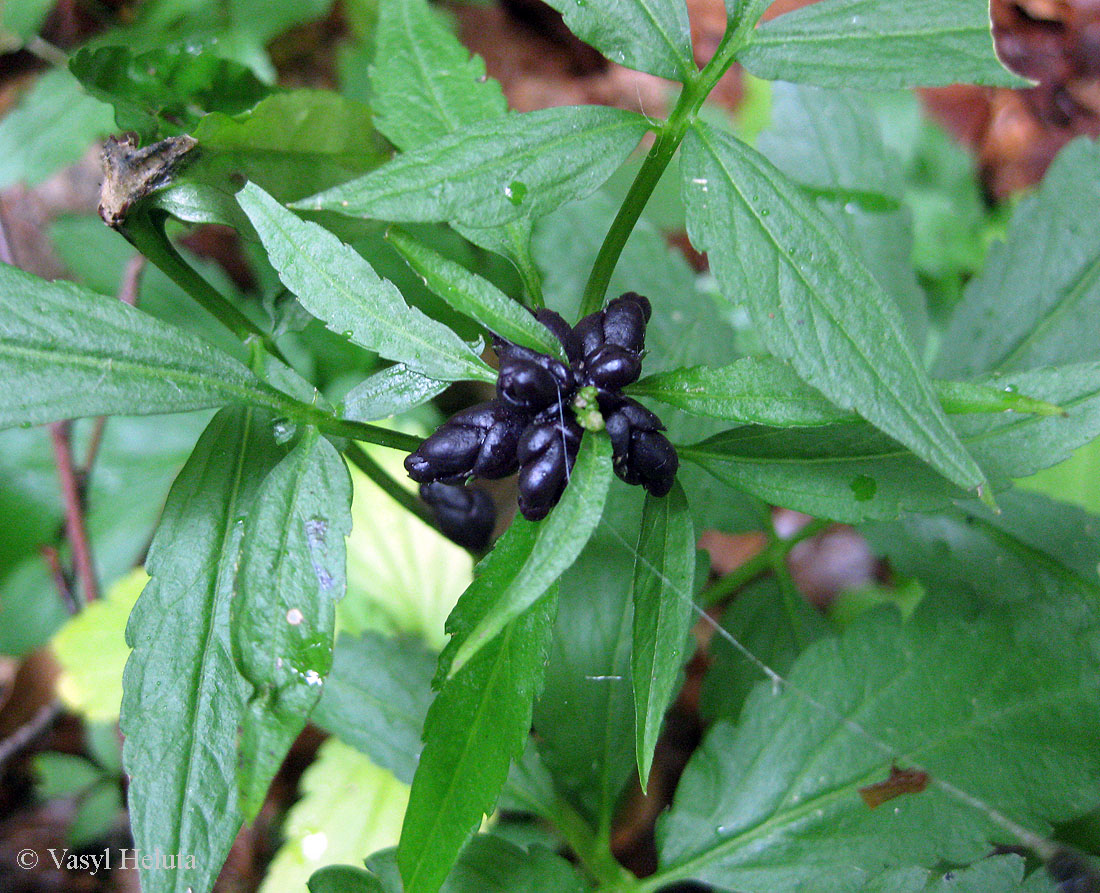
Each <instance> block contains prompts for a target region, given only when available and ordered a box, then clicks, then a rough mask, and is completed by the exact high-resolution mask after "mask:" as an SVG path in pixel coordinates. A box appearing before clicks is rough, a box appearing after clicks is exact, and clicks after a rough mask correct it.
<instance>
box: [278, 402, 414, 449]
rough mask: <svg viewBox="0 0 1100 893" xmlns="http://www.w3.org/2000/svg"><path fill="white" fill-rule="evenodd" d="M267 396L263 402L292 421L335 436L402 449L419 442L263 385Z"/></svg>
mask: <svg viewBox="0 0 1100 893" xmlns="http://www.w3.org/2000/svg"><path fill="white" fill-rule="evenodd" d="M264 392H265V394H266V395H267V396H268V400H267V401H266V405H267V407H268V408H269V409H272V410H274V411H275V412H277V413H279V414H280V415H283V416H286V417H287V418H288V419H290V420H291V421H294V422H298V423H299V424H303V425H313V426H315V427H317V428H319V429H320V430H321V431H323V432H324V433H325V434H332V435H334V436H336V437H347V438H348V439H350V440H362V441H365V442H367V443H376V444H378V445H379V446H384V447H389V448H390V449H394V450H404V451H405V452H406V453H411V452H412V451H413V450H415V449H416V448H417V447H419V446H420V438H419V437H414V436H413V435H412V434H405V433H404V432H402V431H391V430H390V429H389V428H381V427H379V426H378V425H368V424H367V423H366V422H352V421H350V420H348V419H341V418H338V417H337V416H334V415H332V414H331V413H327V412H325V411H324V410H321V409H318V408H317V407H316V406H309V405H307V404H305V403H301V402H300V401H298V400H295V399H294V398H293V397H288V396H287V395H286V394H284V393H283V392H282V391H277V390H275V389H274V388H270V387H265V388H264Z"/></svg>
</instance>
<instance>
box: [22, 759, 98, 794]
mask: <svg viewBox="0 0 1100 893" xmlns="http://www.w3.org/2000/svg"><path fill="white" fill-rule="evenodd" d="M31 769H32V770H33V772H34V774H35V776H36V777H37V779H38V782H37V784H36V785H35V789H36V790H37V792H38V796H39V797H41V798H42V799H43V800H56V799H58V798H59V797H75V796H76V795H77V794H82V793H84V792H85V791H86V790H88V789H89V788H90V787H92V785H94V784H96V783H97V782H99V781H101V780H102V779H103V770H102V769H100V768H99V767H98V766H96V765H95V764H94V763H90V762H88V761H87V760H86V759H84V757H78V756H74V755H73V754H68V753H56V752H55V751H47V752H45V753H39V754H35V755H34V757H33V759H32V760H31Z"/></svg>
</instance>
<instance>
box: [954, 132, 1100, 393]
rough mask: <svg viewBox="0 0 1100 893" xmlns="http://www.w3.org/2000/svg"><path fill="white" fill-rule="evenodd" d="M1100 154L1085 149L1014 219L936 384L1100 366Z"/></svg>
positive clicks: (966, 307) (966, 303)
mask: <svg viewBox="0 0 1100 893" xmlns="http://www.w3.org/2000/svg"><path fill="white" fill-rule="evenodd" d="M1098 170H1100V146H1097V144H1096V143H1094V142H1093V141H1091V140H1088V139H1079V140H1076V141H1074V142H1073V143H1071V144H1070V145H1068V146H1066V148H1065V149H1063V150H1062V152H1060V153H1059V155H1058V157H1057V158H1056V159H1055V160H1054V163H1053V164H1052V165H1051V167H1050V170H1049V171H1048V172H1047V174H1046V177H1045V178H1044V179H1043V183H1042V185H1041V186H1040V188H1039V191H1038V192H1037V193H1035V194H1034V195H1031V196H1029V197H1028V198H1026V199H1024V201H1022V202H1021V203H1020V205H1019V206H1018V207H1017V209H1016V211H1015V213H1014V214H1013V215H1012V222H1011V224H1010V226H1009V230H1008V235H1007V237H1006V239H1005V241H1004V242H1001V243H998V244H995V245H994V246H993V247H992V248H991V249H990V252H989V257H988V260H987V262H986V266H985V269H984V270H982V272H981V273H979V274H978V275H977V276H976V277H975V278H974V279H972V280H971V281H970V284H969V285H968V286H967V289H966V296H965V297H964V299H963V301H962V303H961V304H959V306H958V308H957V309H956V311H955V314H954V316H953V317H952V319H951V324H950V326H949V327H948V329H947V332H946V333H945V334H944V338H943V347H942V350H941V353H940V357H939V360H938V361H937V363H936V366H935V368H936V372H937V374H942V375H944V376H948V377H958V378H968V377H970V376H972V375H975V374H978V373H981V372H989V371H994V370H997V371H1009V370H1015V369H1033V368H1036V367H1039V366H1044V365H1048V364H1051V363H1069V362H1075V361H1078V360H1093V359H1097V358H1098V357H1100V348H1098V346H1097V340H1096V338H1095V333H1096V330H1097V328H1098V327H1100V179H1098V178H1097V171H1098Z"/></svg>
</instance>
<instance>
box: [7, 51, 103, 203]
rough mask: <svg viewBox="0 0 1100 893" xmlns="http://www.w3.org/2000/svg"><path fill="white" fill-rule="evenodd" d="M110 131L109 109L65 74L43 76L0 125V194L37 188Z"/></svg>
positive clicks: (65, 72) (50, 73) (63, 72)
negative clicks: (10, 189) (15, 188)
mask: <svg viewBox="0 0 1100 893" xmlns="http://www.w3.org/2000/svg"><path fill="white" fill-rule="evenodd" d="M114 126H115V120H114V113H113V112H112V110H111V107H110V106H109V105H107V104H106V103H103V102H100V101H99V100H98V99H94V98H92V97H91V96H89V95H88V94H87V93H85V92H84V90H83V89H82V88H81V86H80V83H79V82H78V81H77V79H76V78H75V77H73V76H72V74H70V73H69V72H68V71H67V70H66V69H64V68H55V69H54V70H53V71H50V72H47V73H46V74H44V75H42V77H40V78H39V79H38V81H37V82H36V83H35V85H34V86H33V87H32V88H31V90H30V91H29V92H28V93H27V95H26V96H24V97H23V101H22V102H21V103H20V104H19V106H18V107H17V108H15V109H13V110H11V111H9V112H7V113H6V114H5V115H4V117H3V120H0V189H5V188H7V187H8V186H11V185H12V184H13V183H23V184H25V185H27V186H35V185H37V184H38V183H41V182H42V181H43V180H45V179H46V178H47V177H48V176H50V175H51V174H52V173H54V172H55V171H57V170H59V169H60V168H62V167H65V165H68V164H73V163H75V162H76V161H78V160H79V159H80V157H81V156H82V155H83V154H84V153H85V152H86V151H88V148H89V147H90V146H91V145H92V144H93V143H94V142H95V141H96V140H98V139H100V138H101V137H103V136H105V135H106V134H108V133H110V132H111V130H113V129H114Z"/></svg>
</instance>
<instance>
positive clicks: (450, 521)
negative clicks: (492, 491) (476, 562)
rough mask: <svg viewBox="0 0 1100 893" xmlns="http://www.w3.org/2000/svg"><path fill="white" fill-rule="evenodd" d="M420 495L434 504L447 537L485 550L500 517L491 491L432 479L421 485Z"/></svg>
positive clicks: (437, 516) (474, 550) (472, 547)
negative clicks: (489, 492)
mask: <svg viewBox="0 0 1100 893" xmlns="http://www.w3.org/2000/svg"><path fill="white" fill-rule="evenodd" d="M420 498H421V499H423V500H424V502H426V503H427V504H428V506H429V507H430V508H431V510H432V514H434V515H435V519H436V522H437V523H438V524H439V530H440V532H441V533H442V534H443V535H444V536H445V537H447V539H449V540H451V541H452V542H454V543H457V544H458V545H460V546H462V547H463V548H464V549H470V550H471V551H473V552H483V551H485V548H486V547H487V546H488V545H489V537H490V536H491V535H492V533H493V527H494V525H495V524H496V519H497V512H496V506H494V505H493V499H492V497H491V496H490V495H489V494H488V493H486V492H485V491H484V490H482V489H481V488H480V487H463V486H462V485H460V484H444V483H442V482H441V481H432V482H430V483H427V484H421V485H420Z"/></svg>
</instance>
